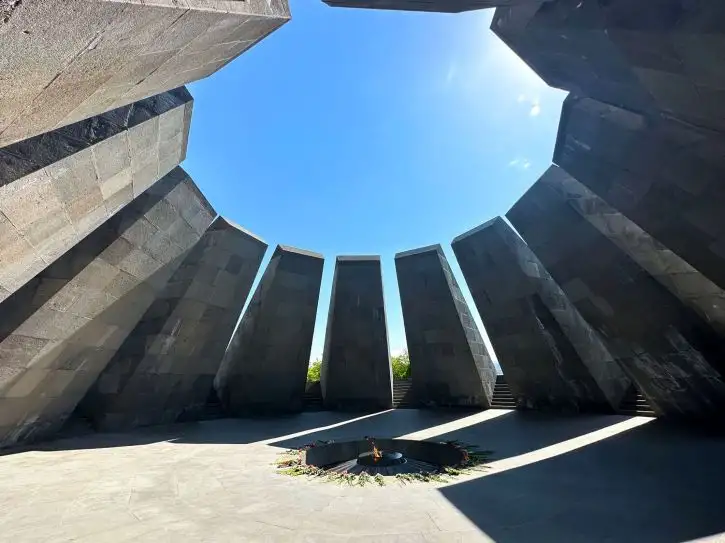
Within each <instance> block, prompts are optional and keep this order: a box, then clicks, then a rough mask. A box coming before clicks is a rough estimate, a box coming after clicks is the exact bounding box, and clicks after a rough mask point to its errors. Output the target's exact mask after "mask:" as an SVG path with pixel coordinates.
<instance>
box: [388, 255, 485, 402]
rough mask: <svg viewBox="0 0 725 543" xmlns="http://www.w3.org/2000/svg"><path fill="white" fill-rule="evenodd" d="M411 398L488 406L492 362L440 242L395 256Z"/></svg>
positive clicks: (418, 400) (419, 400) (417, 400)
mask: <svg viewBox="0 0 725 543" xmlns="http://www.w3.org/2000/svg"><path fill="white" fill-rule="evenodd" d="M395 270H396V272H397V275H398V287H399V289H400V301H401V303H402V306H403V322H404V325H405V337H406V340H407V345H408V353H409V355H410V369H411V378H412V383H413V398H414V401H415V402H416V403H420V404H423V405H427V406H453V407H481V408H484V409H486V408H488V407H490V406H491V399H492V398H493V387H494V384H495V383H496V367H495V366H494V365H493V362H492V361H491V357H490V356H489V354H488V351H487V350H486V346H485V345H484V343H483V338H482V337H481V333H480V332H479V331H478V327H477V326H476V323H475V322H474V321H473V317H472V316H471V312H470V310H469V309H468V304H467V303H466V301H465V299H464V298H463V294H462V293H461V289H460V287H459V286H458V282H457V281H456V278H455V277H454V276H453V272H452V271H451V267H450V265H449V264H448V260H447V259H446V255H445V254H444V253H443V248H442V247H441V246H440V245H433V246H431V247H424V248H421V249H415V250H412V251H406V252H403V253H398V254H397V255H395Z"/></svg>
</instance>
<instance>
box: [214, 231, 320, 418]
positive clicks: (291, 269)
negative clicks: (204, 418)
mask: <svg viewBox="0 0 725 543" xmlns="http://www.w3.org/2000/svg"><path fill="white" fill-rule="evenodd" d="M324 263H325V259H324V257H323V256H322V255H320V254H317V253H312V252H310V251H305V250H302V249H296V248H294V247H287V246H284V245H278V246H277V248H276V249H275V251H274V254H273V255H272V260H271V261H270V263H269V265H268V266H267V269H266V270H265V272H264V275H263V276H262V279H261V281H260V283H259V285H258V286H257V290H256V292H255V293H254V297H253V298H252V301H251V302H250V303H249V307H247V311H246V313H245V314H244V317H243V318H242V322H241V323H240V325H239V328H238V329H237V331H236V332H235V334H234V337H233V338H232V341H231V343H230V345H229V349H228V351H227V354H226V357H225V360H224V365H223V366H222V369H221V370H220V372H219V378H218V389H219V397H220V398H221V400H222V403H223V405H224V407H225V410H226V412H228V413H232V414H243V413H246V412H267V413H274V412H295V411H301V410H302V407H303V398H304V394H305V384H306V382H307V368H308V367H309V363H310V352H311V350H312V337H313V334H314V331H315V318H316V316H317V304H318V301H319V297H320V286H321V284H322V269H323V265H324Z"/></svg>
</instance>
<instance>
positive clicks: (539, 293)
mask: <svg viewBox="0 0 725 543" xmlns="http://www.w3.org/2000/svg"><path fill="white" fill-rule="evenodd" d="M453 251H454V252H455V254H456V258H457V259H458V262H459V264H460V266H461V270H462V271H463V275H464V277H465V278H466V282H467V283H468V287H469V288H470V289H471V295H472V296H473V300H474V302H475V303H476V307H477V309H478V312H479V314H480V315H481V319H482V320H483V323H484V325H485V326H486V332H487V333H488V337H489V338H490V340H491V343H492V345H493V348H494V349H495V351H496V355H497V357H498V361H499V363H500V364H501V368H502V370H503V372H504V375H505V376H506V382H507V383H508V384H509V385H510V387H511V391H512V393H513V394H514V397H515V398H516V399H517V402H518V403H519V405H521V406H523V407H539V408H552V407H553V408H565V409H583V410H586V409H592V410H608V409H611V408H616V407H618V406H619V404H620V403H621V401H622V399H623V396H624V394H625V392H626V391H627V389H628V387H629V386H630V383H631V382H630V380H629V379H628V378H627V377H626V375H625V374H624V372H623V371H622V369H621V368H620V367H619V365H618V364H617V362H616V361H615V360H614V357H613V356H612V355H611V354H610V352H609V351H608V349H607V348H606V346H605V345H604V343H603V342H602V340H601V338H600V337H599V336H598V334H597V333H596V332H594V330H592V328H591V327H590V326H589V324H587V322H586V321H585V320H584V319H583V318H582V316H581V315H580V314H579V312H578V311H577V310H576V309H575V308H574V306H573V305H572V304H571V302H570V301H569V300H568V299H567V297H566V295H565V294H564V293H563V292H562V290H561V288H560V287H559V285H557V284H556V282H555V281H554V280H553V279H552V278H551V276H550V275H549V273H548V272H547V271H546V269H545V268H544V266H542V264H541V262H540V261H539V259H538V258H536V255H534V253H533V252H532V251H531V249H529V248H528V247H527V246H526V244H525V243H524V241H523V240H522V239H521V238H520V237H519V236H518V235H517V234H516V233H515V232H514V231H513V230H512V229H511V227H510V226H508V225H507V224H506V223H505V222H504V220H503V219H501V218H500V217H497V218H495V219H493V220H491V221H489V222H487V223H484V224H482V225H481V226H479V227H477V228H475V229H473V230H471V231H470V232H466V233H465V234H462V235H461V236H459V237H457V238H456V239H455V240H453Z"/></svg>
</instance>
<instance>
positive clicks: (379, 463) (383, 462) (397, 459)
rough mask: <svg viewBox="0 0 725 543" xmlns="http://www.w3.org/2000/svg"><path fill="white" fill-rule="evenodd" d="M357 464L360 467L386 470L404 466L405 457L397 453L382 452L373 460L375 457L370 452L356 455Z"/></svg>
mask: <svg viewBox="0 0 725 543" xmlns="http://www.w3.org/2000/svg"><path fill="white" fill-rule="evenodd" d="M357 463H358V465H360V466H367V467H372V468H388V467H390V466H397V465H399V464H405V457H404V456H403V455H402V454H401V453H399V452H385V451H383V452H382V456H381V457H379V458H375V455H374V454H373V453H372V452H365V453H362V454H361V455H358V457H357Z"/></svg>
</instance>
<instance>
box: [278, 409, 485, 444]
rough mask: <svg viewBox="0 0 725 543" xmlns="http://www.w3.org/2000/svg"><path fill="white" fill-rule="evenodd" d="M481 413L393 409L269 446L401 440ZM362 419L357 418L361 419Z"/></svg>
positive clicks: (453, 410) (454, 410)
mask: <svg viewBox="0 0 725 543" xmlns="http://www.w3.org/2000/svg"><path fill="white" fill-rule="evenodd" d="M474 413H480V410H477V411H471V410H468V409H466V410H458V409H452V410H422V409H394V410H391V411H383V412H382V413H377V414H374V415H371V416H367V417H365V418H359V419H358V420H353V421H351V422H348V423H347V424H344V425H341V426H336V427H334V428H329V429H321V430H319V431H317V432H310V433H307V434H305V435H303V436H299V437H291V438H286V439H282V440H280V441H276V442H273V443H270V445H273V446H275V447H284V448H293V447H300V446H302V445H304V444H306V443H311V442H313V441H328V440H332V441H344V440H351V439H361V438H363V437H365V436H373V437H381V438H382V437H400V436H403V435H405V434H409V433H412V432H417V431H420V430H425V429H428V428H433V427H435V426H438V425H440V424H447V423H450V422H454V421H458V420H461V419H464V418H466V417H468V416H470V415H471V414H474ZM360 416H361V415H358V417H360Z"/></svg>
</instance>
